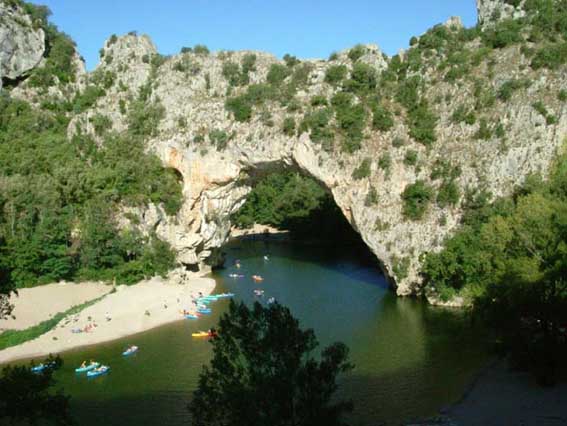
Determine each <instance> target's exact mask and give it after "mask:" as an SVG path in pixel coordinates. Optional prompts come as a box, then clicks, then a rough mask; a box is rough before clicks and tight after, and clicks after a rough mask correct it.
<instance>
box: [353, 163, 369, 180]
mask: <svg viewBox="0 0 567 426" xmlns="http://www.w3.org/2000/svg"><path fill="white" fill-rule="evenodd" d="M371 165H372V160H370V158H365V159H364V160H362V163H360V165H359V166H358V167H357V168H356V169H354V170H353V172H352V178H353V179H355V180H361V179H364V178H367V177H369V176H370V173H371V170H370V166H371Z"/></svg>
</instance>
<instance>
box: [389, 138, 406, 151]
mask: <svg viewBox="0 0 567 426" xmlns="http://www.w3.org/2000/svg"><path fill="white" fill-rule="evenodd" d="M405 144H406V141H405V140H404V138H401V137H399V136H396V137H395V138H394V139H392V146H393V147H394V148H399V147H401V146H404V145H405Z"/></svg>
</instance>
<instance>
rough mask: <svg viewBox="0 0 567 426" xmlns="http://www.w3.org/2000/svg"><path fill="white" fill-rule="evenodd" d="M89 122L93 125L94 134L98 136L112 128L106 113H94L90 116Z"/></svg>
mask: <svg viewBox="0 0 567 426" xmlns="http://www.w3.org/2000/svg"><path fill="white" fill-rule="evenodd" d="M90 122H91V123H92V125H93V128H94V131H95V134H96V135H98V136H101V135H103V134H104V133H105V132H107V131H108V130H109V129H111V128H112V121H110V118H108V117H107V116H106V115H102V114H96V115H94V116H93V117H91V118H90Z"/></svg>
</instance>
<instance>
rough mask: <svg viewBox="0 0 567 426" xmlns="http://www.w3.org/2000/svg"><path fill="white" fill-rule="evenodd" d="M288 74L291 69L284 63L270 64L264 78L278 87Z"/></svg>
mask: <svg viewBox="0 0 567 426" xmlns="http://www.w3.org/2000/svg"><path fill="white" fill-rule="evenodd" d="M290 74H291V71H290V70H289V68H288V67H286V66H285V65H281V64H272V65H271V66H270V70H269V71H268V76H267V77H266V79H267V81H268V83H270V84H271V85H272V86H275V87H278V86H280V85H281V84H282V83H283V81H284V80H285V79H286V78H287V77H289V75H290Z"/></svg>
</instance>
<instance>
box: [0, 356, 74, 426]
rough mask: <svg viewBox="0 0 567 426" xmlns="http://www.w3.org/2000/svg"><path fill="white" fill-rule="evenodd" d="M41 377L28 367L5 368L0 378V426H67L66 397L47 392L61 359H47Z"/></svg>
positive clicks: (69, 420) (59, 393) (67, 406)
mask: <svg viewBox="0 0 567 426" xmlns="http://www.w3.org/2000/svg"><path fill="white" fill-rule="evenodd" d="M43 363H44V364H45V365H49V368H45V369H44V370H43V371H42V372H41V373H32V371H31V369H30V368H29V366H23V365H20V366H8V367H4V369H3V370H2V375H1V376H0V423H1V424H5V423H4V422H10V423H9V424H22V425H24V424H31V425H33V424H36V423H37V422H38V420H41V424H55V425H71V424H73V422H72V420H71V416H70V414H69V397H68V396H66V395H64V394H63V393H62V392H61V391H58V392H56V393H52V392H50V388H52V387H53V385H55V383H56V382H55V380H54V379H53V372H54V371H55V370H57V369H59V368H60V367H61V366H62V365H63V361H62V360H61V358H59V357H57V358H52V357H49V358H48V359H47V360H45V361H44V362H43ZM46 422H48V423H46Z"/></svg>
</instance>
